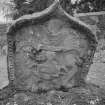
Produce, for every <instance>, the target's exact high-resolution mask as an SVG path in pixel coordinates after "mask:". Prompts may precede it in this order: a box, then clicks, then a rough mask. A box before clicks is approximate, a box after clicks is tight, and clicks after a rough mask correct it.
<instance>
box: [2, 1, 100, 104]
mask: <svg viewBox="0 0 105 105" xmlns="http://www.w3.org/2000/svg"><path fill="white" fill-rule="evenodd" d="M7 41H8V57H7V60H8V62H7V63H8V75H9V76H8V77H9V85H8V86H7V87H5V88H4V90H2V91H1V97H0V99H1V100H3V99H4V100H5V101H1V103H2V104H3V105H42V104H45V105H53V104H54V105H56V104H57V105H58V104H59V105H65V104H70V105H92V104H91V101H94V103H95V104H97V103H98V102H99V101H100V100H101V97H100V95H99V97H98V99H99V98H100V99H99V100H98V101H96V99H97V94H98V93H95V92H96V91H93V90H92V89H91V87H94V89H95V90H97V92H99V90H98V87H96V86H93V85H87V84H86V83H85V81H84V78H85V76H86V73H87V72H88V68H89V66H90V64H91V61H92V57H93V55H94V51H95V48H96V45H97V41H96V39H95V35H94V33H92V31H91V29H90V28H89V27H88V26H87V25H86V24H84V23H83V22H81V21H80V20H78V19H76V18H74V17H72V16H70V15H68V14H67V13H66V12H65V11H64V10H63V9H62V8H61V7H60V5H59V1H58V0H55V1H54V3H53V4H52V5H51V6H50V7H49V8H47V9H45V10H44V11H42V12H39V13H34V14H32V15H25V16H23V17H21V18H19V19H17V20H16V21H15V22H14V23H13V24H12V25H11V27H10V28H9V30H8V32H7ZM84 85H85V87H84ZM92 91H93V93H94V94H95V96H93V93H92ZM87 93H88V94H87ZM83 94H84V95H83ZM84 96H85V97H86V98H84ZM89 96H90V97H93V98H92V99H91V101H90V99H89V98H88V97H89ZM5 103H6V104H5Z"/></svg>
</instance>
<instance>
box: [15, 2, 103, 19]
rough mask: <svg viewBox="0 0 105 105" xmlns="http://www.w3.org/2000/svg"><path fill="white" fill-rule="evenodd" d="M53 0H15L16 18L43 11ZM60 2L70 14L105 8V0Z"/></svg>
mask: <svg viewBox="0 0 105 105" xmlns="http://www.w3.org/2000/svg"><path fill="white" fill-rule="evenodd" d="M53 1H54V0H14V3H15V9H16V10H18V14H16V15H15V16H14V19H16V18H18V17H20V16H22V15H24V14H31V13H33V12H38V11H42V10H44V9H45V8H47V7H48V6H49V5H50V4H51V3H52V2H53ZM60 3H61V6H62V7H63V8H64V9H65V10H66V11H67V12H68V13H70V14H73V13H74V12H77V13H87V12H97V11H104V10H105V0H76V1H75V3H72V0H60Z"/></svg>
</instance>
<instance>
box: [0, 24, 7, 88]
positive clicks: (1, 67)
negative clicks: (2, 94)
mask: <svg viewBox="0 0 105 105" xmlns="http://www.w3.org/2000/svg"><path fill="white" fill-rule="evenodd" d="M7 27H8V24H3V23H1V24H0V89H2V88H3V87H4V86H6V85H7V84H8V83H9V81H8V72H7V41H6V30H7Z"/></svg>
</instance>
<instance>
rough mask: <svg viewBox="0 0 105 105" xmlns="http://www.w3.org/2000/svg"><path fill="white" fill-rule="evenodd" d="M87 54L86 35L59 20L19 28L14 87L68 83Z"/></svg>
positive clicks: (32, 87) (32, 89) (33, 88)
mask: <svg viewBox="0 0 105 105" xmlns="http://www.w3.org/2000/svg"><path fill="white" fill-rule="evenodd" d="M87 53H88V42H87V39H86V37H85V35H82V34H80V33H79V32H77V31H75V30H73V29H72V28H70V25H69V24H68V23H66V22H62V20H60V19H51V20H49V21H48V22H46V23H44V24H40V25H33V26H28V27H25V28H22V29H21V30H19V31H18V32H17V33H16V51H15V70H16V71H15V76H16V81H15V83H16V87H17V88H20V89H22V90H23V89H29V90H31V91H35V90H36V89H38V88H42V89H51V88H59V87H60V86H61V85H64V86H71V85H72V83H71V80H73V77H74V75H75V74H76V73H77V71H78V64H80V63H82V60H81V59H80V58H82V57H84V56H86V55H87Z"/></svg>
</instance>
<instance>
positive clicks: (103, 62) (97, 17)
mask: <svg viewBox="0 0 105 105" xmlns="http://www.w3.org/2000/svg"><path fill="white" fill-rule="evenodd" d="M76 17H78V18H80V20H82V21H84V22H85V23H86V24H88V25H90V27H91V28H92V30H93V31H94V33H95V34H96V37H97V40H98V46H97V50H96V53H95V55H94V59H93V64H92V65H91V67H90V70H89V73H88V75H87V78H86V81H87V82H92V83H95V84H96V85H100V86H101V87H104V88H105V12H95V13H84V14H83V13H81V14H78V15H76Z"/></svg>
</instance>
